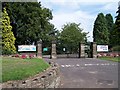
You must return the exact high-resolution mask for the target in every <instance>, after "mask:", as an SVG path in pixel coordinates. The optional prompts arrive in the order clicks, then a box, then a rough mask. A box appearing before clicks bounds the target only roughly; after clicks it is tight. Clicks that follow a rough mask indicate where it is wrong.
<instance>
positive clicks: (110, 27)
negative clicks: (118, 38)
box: [105, 14, 114, 46]
mask: <svg viewBox="0 0 120 90" xmlns="http://www.w3.org/2000/svg"><path fill="white" fill-rule="evenodd" d="M105 18H106V22H107V28H108V32H109V45H110V46H111V45H112V31H113V25H114V22H113V17H112V15H111V14H106V16H105Z"/></svg>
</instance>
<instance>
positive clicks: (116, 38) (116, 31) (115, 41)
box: [112, 6, 120, 46]
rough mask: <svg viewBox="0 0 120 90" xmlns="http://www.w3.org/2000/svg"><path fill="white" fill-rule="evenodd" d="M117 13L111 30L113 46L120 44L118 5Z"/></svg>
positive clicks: (119, 13)
mask: <svg viewBox="0 0 120 90" xmlns="http://www.w3.org/2000/svg"><path fill="white" fill-rule="evenodd" d="M117 13H118V15H117V16H116V20H115V25H114V30H113V32H112V34H113V40H112V43H113V45H114V46H116V45H120V38H119V37H120V6H119V7H118V11H117Z"/></svg>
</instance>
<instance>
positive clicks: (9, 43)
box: [2, 8, 16, 54]
mask: <svg viewBox="0 0 120 90" xmlns="http://www.w3.org/2000/svg"><path fill="white" fill-rule="evenodd" d="M11 30H12V26H11V25H10V18H9V16H8V13H7V11H6V9H5V8H4V9H3V13H2V49H3V51H2V53H3V54H12V53H15V52H16V48H15V46H14V44H15V37H14V34H13V32H12V31H11Z"/></svg>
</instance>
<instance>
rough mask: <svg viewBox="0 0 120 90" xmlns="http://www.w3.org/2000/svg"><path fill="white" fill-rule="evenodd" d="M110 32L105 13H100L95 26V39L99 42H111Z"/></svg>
mask: <svg viewBox="0 0 120 90" xmlns="http://www.w3.org/2000/svg"><path fill="white" fill-rule="evenodd" d="M108 35H109V33H108V28H107V23H106V19H105V16H104V15H103V13H99V14H98V16H97V18H96V20H95V23H94V28H93V41H94V42H97V44H108V43H109V36H108Z"/></svg>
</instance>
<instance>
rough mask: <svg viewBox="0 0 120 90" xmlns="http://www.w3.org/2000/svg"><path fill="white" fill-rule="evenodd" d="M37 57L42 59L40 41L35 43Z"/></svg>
mask: <svg viewBox="0 0 120 90" xmlns="http://www.w3.org/2000/svg"><path fill="white" fill-rule="evenodd" d="M37 57H38V58H42V40H40V41H37Z"/></svg>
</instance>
